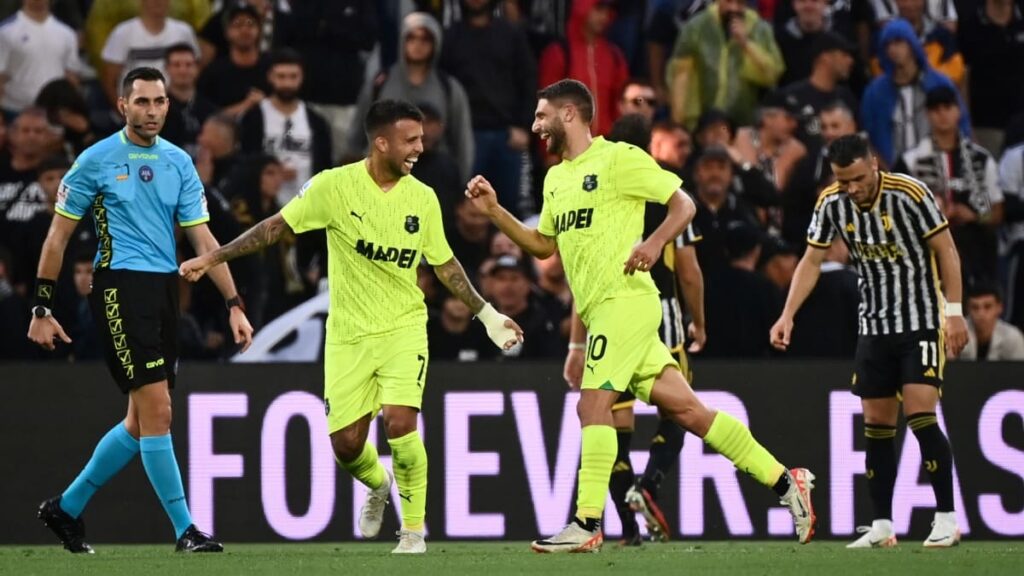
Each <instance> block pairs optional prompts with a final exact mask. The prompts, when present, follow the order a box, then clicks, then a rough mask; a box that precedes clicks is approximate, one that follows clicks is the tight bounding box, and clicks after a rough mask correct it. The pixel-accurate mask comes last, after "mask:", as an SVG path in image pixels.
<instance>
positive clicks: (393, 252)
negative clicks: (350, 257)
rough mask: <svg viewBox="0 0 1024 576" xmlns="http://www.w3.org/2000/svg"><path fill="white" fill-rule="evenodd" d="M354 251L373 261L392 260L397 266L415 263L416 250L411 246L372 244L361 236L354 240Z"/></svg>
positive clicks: (405, 266)
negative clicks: (395, 246)
mask: <svg viewBox="0 0 1024 576" xmlns="http://www.w3.org/2000/svg"><path fill="white" fill-rule="evenodd" d="M356 252H358V253H359V254H361V255H362V256H364V257H365V258H366V259H367V260H372V261H375V262H394V263H395V264H396V265H397V266H398V267H399V268H412V267H413V266H415V265H416V256H417V254H418V251H417V250H413V249H412V248H390V247H387V246H374V244H373V242H366V241H365V240H363V239H362V238H360V239H359V241H358V242H356Z"/></svg>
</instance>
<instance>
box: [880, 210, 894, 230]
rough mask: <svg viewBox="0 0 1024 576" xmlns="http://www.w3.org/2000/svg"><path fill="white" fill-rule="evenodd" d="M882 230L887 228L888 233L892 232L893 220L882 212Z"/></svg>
mask: <svg viewBox="0 0 1024 576" xmlns="http://www.w3.org/2000/svg"><path fill="white" fill-rule="evenodd" d="M882 228H885V231H886V232H888V231H890V230H892V218H889V215H888V214H887V213H885V212H882Z"/></svg>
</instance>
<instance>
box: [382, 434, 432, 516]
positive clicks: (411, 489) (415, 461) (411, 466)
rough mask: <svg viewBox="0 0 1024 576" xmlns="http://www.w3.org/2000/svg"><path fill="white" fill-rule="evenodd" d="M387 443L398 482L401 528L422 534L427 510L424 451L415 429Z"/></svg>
mask: <svg viewBox="0 0 1024 576" xmlns="http://www.w3.org/2000/svg"><path fill="white" fill-rule="evenodd" d="M388 444H390V445H391V468H392V470H394V472H395V482H396V483H398V496H399V502H400V505H401V507H402V528H404V529H405V530H413V531H416V532H421V531H422V530H423V519H424V517H425V516H426V507H427V449H426V448H424V446H423V439H422V438H420V433H419V432H417V431H415V430H413V431H412V432H410V433H408V434H406V435H405V436H402V437H401V438H391V439H389V440H388Z"/></svg>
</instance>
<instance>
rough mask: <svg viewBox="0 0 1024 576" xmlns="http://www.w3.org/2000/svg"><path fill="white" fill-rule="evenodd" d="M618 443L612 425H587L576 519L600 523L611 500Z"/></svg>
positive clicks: (584, 436)
mask: <svg viewBox="0 0 1024 576" xmlns="http://www.w3.org/2000/svg"><path fill="white" fill-rule="evenodd" d="M617 452H618V441H617V440H616V437H615V428H613V427H611V426H584V427H583V449H582V454H581V456H580V474H579V491H578V492H577V494H576V516H577V517H578V518H579V519H580V520H587V519H589V518H593V519H596V520H600V519H601V516H602V514H603V513H604V503H605V500H607V497H608V480H609V479H610V478H611V475H612V466H614V465H615V454H616V453H617Z"/></svg>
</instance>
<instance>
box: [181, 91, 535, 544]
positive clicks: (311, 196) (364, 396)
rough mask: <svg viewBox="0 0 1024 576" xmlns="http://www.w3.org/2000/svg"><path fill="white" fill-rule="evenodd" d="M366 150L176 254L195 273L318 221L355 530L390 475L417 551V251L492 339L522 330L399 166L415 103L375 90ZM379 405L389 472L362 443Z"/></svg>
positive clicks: (334, 409) (338, 423)
mask: <svg viewBox="0 0 1024 576" xmlns="http://www.w3.org/2000/svg"><path fill="white" fill-rule="evenodd" d="M365 131H366V136H367V139H368V140H369V141H370V143H371V145H372V146H371V148H370V155H369V157H367V158H366V159H365V160H360V161H357V162H354V163H352V164H348V165H345V166H342V167H340V168H335V169H333V170H327V171H325V172H321V173H319V174H317V175H316V176H315V177H313V179H312V180H310V181H308V182H306V183H305V184H304V185H303V186H302V189H301V190H300V191H299V194H298V196H296V197H295V198H294V199H293V200H292V201H291V202H289V203H288V204H287V205H286V206H285V207H284V208H282V209H281V211H280V212H278V213H277V214H275V215H273V216H271V217H269V218H267V219H265V220H263V221H262V222H260V223H259V224H257V225H255V226H253V227H252V228H250V229H249V230H248V231H246V232H245V233H243V234H242V235H241V236H239V237H238V238H236V239H235V240H234V241H232V242H231V243H230V244H228V245H226V246H224V247H223V248H221V249H219V250H215V251H214V252H212V253H210V254H206V255H204V256H200V257H198V258H194V259H192V260H189V261H188V262H185V263H184V264H182V265H181V270H180V271H181V274H182V276H184V277H185V278H186V279H188V280H190V281H193V282H194V281H196V280H198V279H199V278H200V277H202V275H203V274H205V273H206V271H207V270H211V269H216V268H214V267H215V266H217V265H218V264H219V263H221V262H227V261H228V260H232V259H234V258H237V257H239V256H242V255H244V254H248V253H250V252H254V251H257V250H262V249H263V248H265V247H266V246H269V245H271V244H273V243H275V242H277V241H278V240H279V239H280V238H281V236H282V234H285V233H291V232H294V233H296V234H300V233H302V232H306V231H309V230H323V229H326V230H327V248H328V252H327V254H328V272H329V273H328V278H329V279H330V280H329V281H330V293H331V306H330V312H329V316H328V319H327V341H326V344H325V349H324V380H325V382H324V404H325V407H326V410H327V426H328V428H327V430H328V432H329V433H330V435H331V445H332V447H333V448H334V455H335V457H336V458H337V460H338V462H339V463H340V464H341V466H342V467H343V468H345V469H346V470H348V471H349V472H350V473H351V474H352V476H353V477H355V478H356V479H357V480H359V481H360V482H362V483H363V484H364V485H366V487H367V488H369V489H370V493H369V497H368V498H367V501H366V505H365V506H363V509H362V511H361V513H360V517H359V529H360V531H361V532H362V534H363V537H364V538H375V537H376V536H377V534H378V533H379V532H380V525H381V522H382V521H383V519H384V507H385V505H386V504H387V499H388V495H389V494H390V493H391V484H392V479H393V480H394V482H395V483H397V484H398V495H399V496H400V497H401V505H402V529H401V530H400V531H399V533H398V534H399V543H398V546H397V547H396V548H395V549H394V551H393V552H394V553H398V554H422V553H424V552H426V550H427V545H426V543H425V542H424V539H423V538H424V534H425V531H424V524H423V519H424V516H425V506H426V495H427V453H426V450H425V449H424V447H423V440H422V439H421V438H420V434H419V432H418V431H417V430H416V420H417V414H418V413H419V410H420V405H421V403H422V400H423V386H424V385H425V383H426V376H427V358H428V354H427V307H426V305H425V304H424V303H423V292H422V291H421V290H420V289H419V286H418V285H417V283H416V269H417V265H418V264H419V262H420V257H421V256H422V257H424V258H426V260H427V262H428V263H429V264H430V265H431V266H432V267H433V268H434V273H435V274H437V277H438V278H439V279H440V280H441V283H442V284H444V285H445V287H447V288H448V291H449V292H451V293H452V295H453V296H455V297H456V298H458V299H460V300H462V301H463V302H464V303H465V304H466V305H467V306H469V309H470V310H472V311H473V313H474V314H475V315H476V317H477V318H479V319H480V321H481V322H483V324H484V327H485V328H486V329H487V334H488V336H490V338H491V340H492V341H493V342H494V343H495V344H496V345H497V346H498V347H501V348H505V349H508V348H511V347H512V346H514V345H516V344H517V343H518V342H521V341H522V334H523V333H522V330H521V329H520V328H519V326H517V325H516V323H515V322H513V321H512V320H510V319H509V318H508V316H505V315H503V314H499V313H498V312H497V311H496V310H495V309H494V308H493V307H492V306H491V305H490V304H488V303H487V302H485V301H484V300H483V299H482V298H481V297H480V295H479V294H478V293H477V291H476V290H475V289H474V288H473V286H472V284H470V282H469V279H468V278H467V277H466V272H465V271H464V270H463V269H462V265H461V264H460V263H459V261H458V260H456V259H455V257H454V256H453V255H452V250H451V248H450V247H449V246H448V240H447V239H446V238H445V236H444V228H443V227H442V224H441V206H440V204H439V203H438V200H437V196H436V195H435V194H434V190H433V189H431V188H430V187H429V186H427V185H425V184H423V183H422V182H420V181H419V180H417V179H416V177H414V176H411V175H410V174H409V173H410V172H411V171H412V168H413V165H414V164H415V163H416V161H417V160H418V159H419V156H420V154H421V153H422V152H423V114H422V113H421V112H420V110H419V109H418V108H416V107H415V106H413V105H412V104H409V103H407V102H402V101H396V100H379V101H377V102H375V103H374V104H373V105H372V106H370V109H369V111H368V112H367V115H366V120H365ZM382 408H383V413H384V428H385V430H386V433H387V437H388V444H390V445H391V454H392V460H393V462H394V474H393V475H392V473H391V472H388V471H387V470H386V469H385V468H384V466H383V465H382V464H381V463H380V460H379V459H378V457H377V448H376V446H375V442H367V441H366V439H367V435H368V434H369V430H370V422H372V421H373V419H374V418H376V416H377V412H379V411H381V409H382Z"/></svg>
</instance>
